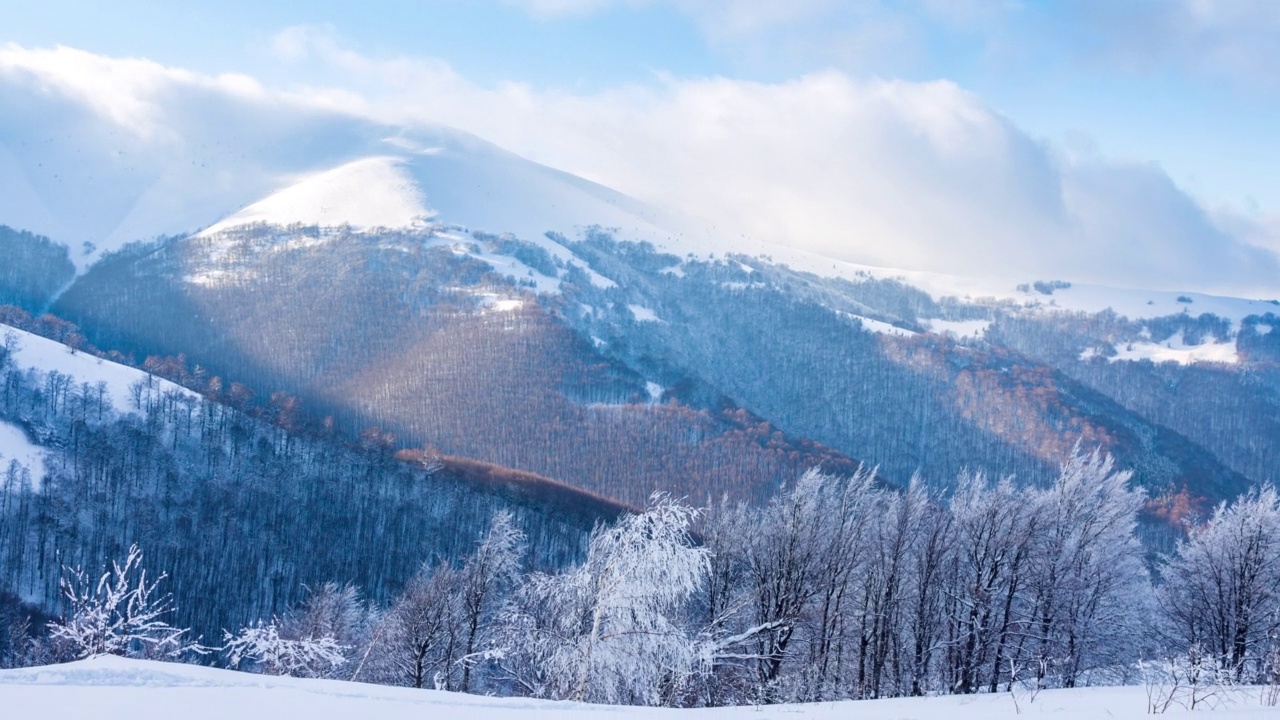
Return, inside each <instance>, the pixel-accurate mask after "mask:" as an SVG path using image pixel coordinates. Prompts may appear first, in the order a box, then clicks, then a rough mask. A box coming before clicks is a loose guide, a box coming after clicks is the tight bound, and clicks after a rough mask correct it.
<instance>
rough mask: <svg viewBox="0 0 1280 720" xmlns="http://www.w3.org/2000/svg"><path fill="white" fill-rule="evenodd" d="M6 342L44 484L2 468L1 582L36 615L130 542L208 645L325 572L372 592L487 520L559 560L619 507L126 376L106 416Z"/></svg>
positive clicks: (66, 380)
mask: <svg viewBox="0 0 1280 720" xmlns="http://www.w3.org/2000/svg"><path fill="white" fill-rule="evenodd" d="M13 349H14V346H13V344H8V345H6V346H5V347H4V349H3V350H0V378H3V395H0V420H3V421H5V422H8V423H11V424H14V425H17V426H19V427H21V428H23V430H24V431H25V433H26V434H27V435H28V436H30V437H31V438H33V439H35V440H36V441H38V444H39V445H40V446H42V447H43V448H45V449H46V454H47V457H46V459H45V467H46V470H47V472H48V475H47V477H45V478H44V480H43V482H39V478H35V479H33V478H32V477H31V476H30V473H28V472H27V471H26V470H24V469H21V468H20V467H19V466H17V465H16V464H14V463H8V462H7V461H6V463H5V465H6V468H7V469H6V471H5V472H3V473H0V577H3V578H4V583H5V585H6V586H7V587H8V589H9V590H10V591H12V592H16V593H19V594H20V595H21V596H23V597H27V598H32V599H35V600H38V601H39V602H40V604H41V605H43V606H44V607H46V608H54V607H57V606H58V605H57V598H58V595H59V588H58V581H59V575H60V572H59V568H60V567H61V566H63V565H68V566H81V565H83V566H86V567H97V566H98V565H100V564H101V563H102V562H103V561H104V559H106V558H113V557H117V556H119V555H121V554H122V552H123V550H124V549H125V548H127V547H128V546H129V545H130V544H131V543H138V544H140V545H142V546H145V547H146V548H147V552H148V555H149V557H150V558H151V559H152V560H153V561H154V562H155V563H156V565H157V566H159V567H164V568H166V569H167V571H168V572H169V574H170V576H171V578H170V581H169V583H170V584H169V589H170V590H171V591H172V592H173V593H174V596H175V598H176V604H177V605H178V607H179V608H180V609H181V612H180V614H179V616H178V619H177V620H178V622H181V623H184V624H185V625H189V626H192V627H194V628H196V630H197V631H198V632H199V633H201V634H204V635H206V636H207V637H209V638H210V639H216V638H217V637H218V636H219V635H220V633H221V630H222V628H224V627H229V626H231V625H232V624H234V623H238V622H242V621H243V619H244V618H246V617H259V616H269V615H271V614H273V613H277V612H280V611H282V610H283V609H285V608H287V607H290V606H292V605H293V604H296V603H297V602H298V601H299V600H300V599H301V598H302V597H304V596H305V594H306V589H305V587H304V586H317V585H318V584H320V583H323V582H324V581H327V580H330V579H334V578H340V579H342V580H343V581H349V582H353V583H357V584H358V585H359V586H360V587H361V588H363V590H364V592H365V593H367V595H368V597H369V598H371V599H373V600H375V601H382V600H385V599H386V598H388V597H390V596H391V594H392V593H394V592H398V591H399V590H400V589H401V586H402V585H403V584H404V583H405V582H406V581H407V580H408V579H409V578H411V577H412V576H413V575H414V574H415V573H416V572H417V571H418V569H419V568H420V566H421V565H422V564H423V563H425V562H429V561H433V560H434V559H446V560H447V559H451V558H456V557H459V556H460V555H461V554H463V553H465V552H467V551H469V550H470V548H471V546H472V545H473V544H474V541H475V538H476V537H477V536H478V533H479V532H480V531H481V530H482V529H483V528H484V527H486V526H487V524H488V523H489V520H490V518H491V517H492V516H493V514H494V513H495V512H497V511H498V510H508V511H510V512H511V513H513V515H514V518H515V521H516V523H517V525H518V527H519V528H520V529H521V530H522V531H523V532H524V533H525V535H526V536H527V537H528V538H529V546H528V547H529V556H528V557H527V558H526V560H527V561H528V562H530V563H532V564H533V565H534V566H540V567H558V566H559V565H562V564H563V563H565V562H568V561H570V560H573V559H575V558H577V557H579V555H580V553H581V551H582V542H583V540H584V538H585V536H586V534H587V532H589V531H590V529H591V528H592V527H593V526H594V525H595V523H596V522H598V521H600V520H608V519H611V518H613V517H616V515H617V513H618V512H620V511H621V509H622V508H621V506H618V505H616V504H611V503H608V502H605V501H602V500H599V499H596V498H593V497H590V496H585V495H582V494H581V493H575V492H572V491H569V490H567V489H562V488H557V487H555V486H554V485H553V484H545V485H544V484H543V482H544V481H540V480H539V479H537V478H529V477H512V476H509V475H507V474H504V472H503V471H502V469H501V468H488V469H486V468H482V467H476V466H475V465H474V464H468V463H466V462H465V461H462V460H457V461H446V462H439V461H433V462H431V463H406V462H400V461H397V460H395V459H394V458H393V457H392V454H391V451H390V449H389V448H387V447H385V446H383V445H380V444H377V443H374V444H372V445H369V446H366V447H358V446H352V445H348V444H345V443H342V442H339V441H338V440H337V439H336V438H332V437H329V438H325V437H315V436H308V435H304V434H300V433H296V432H295V433H290V432H288V431H286V430H285V429H283V428H281V427H280V426H279V425H277V424H270V423H266V422H263V421H261V420H256V419H253V418H249V417H247V416H245V415H244V414H243V413H241V412H239V411H237V410H235V409H233V408H230V407H228V406H226V405H223V404H221V403H217V402H213V401H211V400H209V399H207V398H204V397H201V396H199V395H196V394H195V393H191V392H186V391H182V390H179V389H174V388H172V387H171V386H170V388H169V389H167V390H166V389H164V387H163V385H162V384H161V383H160V382H159V381H156V380H155V379H154V377H153V376H149V375H144V374H142V373H138V376H139V378H140V380H139V381H138V382H137V384H136V385H135V386H134V387H133V388H132V389H131V399H130V405H129V406H128V407H116V406H114V405H113V404H112V400H111V397H110V394H109V393H108V392H106V390H105V389H104V386H103V385H102V384H101V383H97V382H91V381H80V380H77V379H76V378H75V377H72V376H70V375H67V374H63V373H59V372H57V371H53V372H48V373H43V372H39V371H35V370H29V369H25V368H22V367H19V366H16V365H15V364H14V363H13V362H12V359H11V351H12V350H13ZM36 483H39V484H38V485H37V484H36ZM3 589H5V588H4V587H0V590H3Z"/></svg>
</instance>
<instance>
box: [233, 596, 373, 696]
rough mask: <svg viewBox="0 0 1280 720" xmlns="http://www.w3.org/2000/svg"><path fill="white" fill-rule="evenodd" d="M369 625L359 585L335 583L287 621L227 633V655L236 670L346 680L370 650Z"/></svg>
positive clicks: (257, 624) (292, 613)
mask: <svg viewBox="0 0 1280 720" xmlns="http://www.w3.org/2000/svg"><path fill="white" fill-rule="evenodd" d="M369 621H370V618H369V613H368V611H367V608H365V606H364V604H363V603H362V602H361V600H360V594H359V592H358V591H357V590H356V588H355V587H354V586H352V585H339V584H338V583H333V582H329V583H325V584H323V585H321V586H319V587H318V588H316V589H314V590H312V591H311V594H310V595H309V596H308V597H307V599H306V600H305V601H304V602H303V603H302V605H301V606H300V607H298V608H296V609H294V610H291V611H289V612H287V613H285V614H284V616H283V617H281V618H272V619H271V621H270V622H267V623H263V622H261V621H259V622H257V623H254V624H252V625H249V626H247V627H245V628H243V629H241V630H240V632H238V633H236V634H235V635H232V634H231V633H225V634H224V637H223V641H224V645H223V652H224V653H225V655H226V657H227V662H228V664H230V665H231V666H232V667H244V668H248V669H256V670H258V671H260V672H263V673H266V674H268V675H292V676H296V677H333V678H337V677H342V678H343V679H346V678H347V677H348V675H346V674H342V673H343V672H345V668H346V667H348V666H349V664H350V663H351V661H352V659H353V658H354V657H355V656H356V655H357V654H359V653H361V652H362V651H363V650H366V649H367V645H368V641H367V640H366V637H367V634H368V626H369Z"/></svg>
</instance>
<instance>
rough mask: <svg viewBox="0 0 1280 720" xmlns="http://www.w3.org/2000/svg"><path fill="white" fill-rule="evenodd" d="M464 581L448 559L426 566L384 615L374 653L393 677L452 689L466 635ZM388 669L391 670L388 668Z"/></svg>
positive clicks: (404, 682) (399, 682)
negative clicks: (447, 561) (451, 681)
mask: <svg viewBox="0 0 1280 720" xmlns="http://www.w3.org/2000/svg"><path fill="white" fill-rule="evenodd" d="M462 601H463V594H462V583H461V582H460V577H459V573H458V571H457V570H454V569H453V568H452V567H450V566H449V565H448V564H447V563H441V564H439V565H438V566H436V567H430V566H424V567H423V569H422V570H421V571H420V572H419V573H418V574H417V575H416V576H414V578H413V579H412V580H410V581H409V584H408V585H406V586H405V589H404V592H403V593H401V594H400V596H399V597H398V598H396V600H395V602H394V603H392V605H391V608H390V609H389V610H388V611H387V612H386V614H384V615H383V616H382V619H381V622H380V623H379V625H378V628H377V629H376V630H375V631H374V634H375V635H376V636H377V638H378V639H377V642H376V643H375V648H374V652H375V653H376V654H378V655H379V657H378V664H379V665H381V666H389V668H390V671H391V672H390V676H389V677H388V678H387V679H388V680H389V681H390V682H392V683H394V684H397V685H408V686H410V687H416V688H421V687H428V686H435V687H438V688H440V689H450V682H449V680H450V678H451V676H452V675H453V672H454V667H453V664H454V661H455V660H457V659H458V655H459V654H460V652H461V650H460V648H461V637H462V634H463V613H462ZM384 674H385V673H384Z"/></svg>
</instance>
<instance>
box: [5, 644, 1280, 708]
mask: <svg viewBox="0 0 1280 720" xmlns="http://www.w3.org/2000/svg"><path fill="white" fill-rule="evenodd" d="M1258 698H1259V696H1258V691H1257V690H1256V689H1241V690H1238V691H1236V692H1235V693H1234V694H1233V695H1231V696H1224V697H1222V698H1220V699H1219V702H1217V703H1215V704H1214V705H1213V706H1212V707H1208V708H1200V709H1197V710H1196V711H1195V713H1191V712H1189V711H1187V710H1184V709H1182V708H1178V707H1174V708H1171V709H1170V710H1169V711H1168V712H1167V713H1165V715H1164V717H1211V718H1222V719H1223V720H1236V719H1238V718H1267V717H1276V716H1277V715H1280V710H1278V709H1277V708H1268V707H1263V706H1262V705H1261V704H1260V702H1259V699H1258ZM0 708H4V711H5V713H4V714H5V716H6V717H15V718H24V719H26V718H34V717H50V718H96V719H101V720H111V719H112V718H127V719H128V720H152V719H154V720H173V719H174V718H182V720H214V719H217V720H222V718H229V717H231V718H237V719H238V720H250V719H251V718H272V719H273V720H279V719H280V718H307V719H308V720H327V719H328V718H334V719H335V720H336V719H339V718H340V719H341V720H351V719H353V718H359V719H360V720H365V719H368V720H399V719H402V718H403V719H404V720H409V719H410V718H412V719H413V720H422V719H423V718H430V719H431V720H454V719H455V718H456V719H457V720H541V719H542V718H560V719H562V720H575V719H578V718H581V719H583V720H587V719H589V718H615V719H616V720H651V719H653V720H656V719H659V718H661V719H664V720H665V719H674V718H682V719H685V720H730V719H731V718H759V720H771V719H775V718H788V719H792V718H808V719H811V720H848V719H849V718H858V719H859V720H917V719H918V720H926V719H927V720H1002V719H1003V718H1010V719H1012V718H1020V717H1025V716H1033V717H1054V718H1063V719H1064V720H1065V719H1068V718H1072V719H1074V718H1080V719H1081V720H1087V719H1089V718H1133V720H1138V718H1143V717H1146V716H1147V696H1146V692H1145V690H1144V688H1142V687H1120V688H1086V689H1077V690H1046V691H1044V692H1042V693H1040V694H1039V695H1038V696H1036V697H1034V698H1032V697H1031V696H1029V695H1027V694H1021V695H1020V696H1018V697H1017V698H1016V700H1015V697H1013V696H1010V695H1009V694H997V695H974V696H954V695H952V696H945V697H932V698H900V699H892V700H864V701H856V702H835V703H815V704H809V705H774V706H760V707H755V706H751V707H734V708H714V709H709V710H706V709H704V710H666V709H658V708H635V707H612V706H602V705H587V704H581V703H570V702H551V701H544V700H530V699H527V698H491V697H482V696H476V695H463V694H460V693H448V692H437V691H434V690H413V689H409V688H391V687H383V686H379V685H366V684H362V683H348V682H341V681H336V680H299V679H294V678H280V677H267V676H263V675H249V674H246V673H237V672H231V671H228V670H215V669H212V668H204V667H196V666H191V665H172V664H165V663H156V662H149V661H143V660H126V659H123V658H116V657H102V658H97V659H93V660H85V661H81V662H76V663H70V664H67V665H54V666H46V667H37V668H25V669H21V670H4V671H0Z"/></svg>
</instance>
